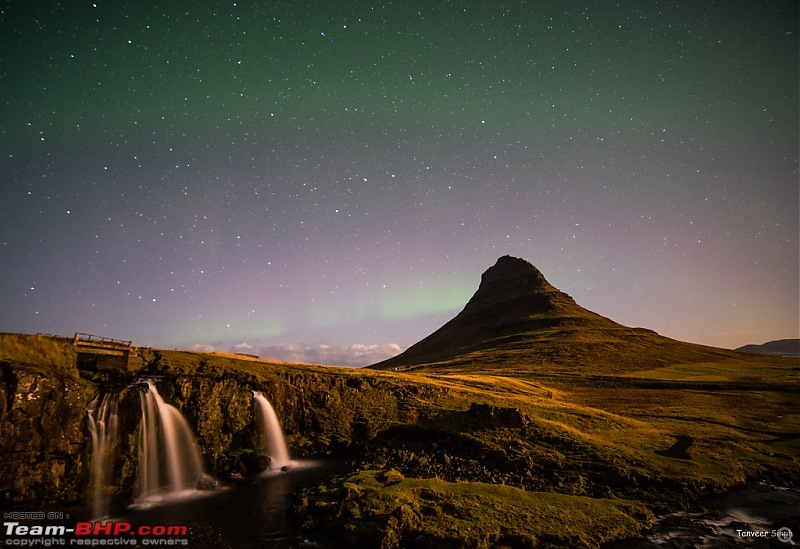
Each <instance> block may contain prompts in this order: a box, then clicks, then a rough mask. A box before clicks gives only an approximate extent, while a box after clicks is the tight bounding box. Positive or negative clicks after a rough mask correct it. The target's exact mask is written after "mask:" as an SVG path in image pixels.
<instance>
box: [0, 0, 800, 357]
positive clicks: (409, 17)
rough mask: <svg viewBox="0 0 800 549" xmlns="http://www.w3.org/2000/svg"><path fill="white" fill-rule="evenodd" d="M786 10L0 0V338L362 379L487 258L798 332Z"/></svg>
mask: <svg viewBox="0 0 800 549" xmlns="http://www.w3.org/2000/svg"><path fill="white" fill-rule="evenodd" d="M799 19H800V18H799V16H798V3H797V2H796V0H786V1H768V0H746V1H735V0H734V1H731V0H724V1H712V0H707V1H706V0H704V1H702V2H701V1H692V2H674V1H673V2H659V1H652V2H641V1H638V0H637V1H628V2H612V1H608V2H606V1H589V2H574V1H553V2H522V1H519V2H507V1H487V2H474V1H472V2H457V1H454V2H446V1H435V2H434V1H417V2H411V1H409V2H359V1H350V2H299V1H297V2H288V1H274V2H273V1H271V2H238V1H237V2H224V3H223V2H219V3H214V2H206V1H195V2H180V1H176V2H148V1H141V2H112V1H99V0H97V1H95V2H91V1H78V0H75V1H69V2H52V1H42V2H32V1H21V0H5V1H2V2H0V41H2V47H0V109H2V112H1V114H0V177H1V178H2V184H1V185H0V265H1V266H2V267H0V268H2V271H1V272H2V281H1V283H0V331H13V332H29V333H36V332H43V333H54V334H60V335H72V334H73V333H74V332H76V331H81V332H90V333H95V334H99V335H103V336H108V337H115V338H121V339H132V340H133V342H134V344H135V345H141V346H147V345H150V346H156V347H163V348H182V349H198V350H201V349H212V348H213V349H216V350H218V351H231V350H236V351H239V352H247V353H253V354H260V355H261V356H262V357H269V358H276V359H284V360H301V361H309V362H321V363H327V364H341V365H363V364H367V363H371V362H374V361H377V360H380V359H383V358H386V357H388V356H390V355H393V354H396V353H398V352H399V351H400V350H402V349H403V348H405V347H407V346H408V345H410V344H412V343H414V342H416V341H418V340H419V339H421V338H423V337H424V336H426V335H428V334H429V333H431V332H432V331H433V330H435V329H436V328H438V327H439V326H441V325H442V324H443V323H444V322H446V321H447V320H449V319H450V318H452V317H453V316H455V314H456V313H457V312H458V311H459V310H460V309H461V308H463V306H464V305H465V304H466V302H467V300H468V299H469V297H470V296H471V295H472V293H473V292H474V291H475V290H476V289H477V287H478V284H479V282H480V275H481V273H482V272H483V271H485V270H486V269H487V268H489V267H490V266H491V265H493V264H494V263H495V261H496V260H497V258H498V257H500V256H502V255H506V254H509V255H514V256H517V257H522V258H524V259H526V260H528V261H530V262H531V263H533V264H534V265H535V266H536V267H538V268H539V269H540V270H541V271H542V272H543V273H544V275H545V276H546V277H547V279H548V280H549V281H550V282H551V283H552V284H553V285H554V286H556V287H558V288H559V289H561V290H562V291H565V292H567V293H569V294H570V295H571V296H572V297H574V298H575V299H576V301H577V302H578V303H579V304H581V305H583V306H584V307H586V308H588V309H590V310H593V311H595V312H598V313H600V314H602V315H604V316H607V317H609V318H612V319H613V320H616V321H617V322H620V323H622V324H625V325H628V326H643V327H647V328H651V329H654V330H656V331H658V332H659V333H661V334H662V335H665V336H668V337H672V338H676V339H680V340H684V341H692V342H698V343H704V344H709V345H714V346H721V347H738V346H741V345H744V344H748V343H763V342H765V341H769V340H773V339H780V338H793V337H798V336H799V333H798V332H800V327H799V325H798V323H799V322H800V321H799V320H798V318H799V317H800V313H799V311H798V302H799V301H800V299H799V297H798V284H799V280H800V276H799V274H798V263H799V252H798V232H799V228H798V224H799V223H798V220H799V219H800V212H799V210H798V196H799V194H798V148H799V143H798V104H799V102H800V100H799V98H798V21H799Z"/></svg>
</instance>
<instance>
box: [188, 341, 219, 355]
mask: <svg viewBox="0 0 800 549" xmlns="http://www.w3.org/2000/svg"><path fill="white" fill-rule="evenodd" d="M189 350H190V351H193V352H195V353H214V352H216V350H217V349H216V348H215V347H214V346H213V345H206V344H205V343H196V344H195V345H192V346H191V347H190V348H189Z"/></svg>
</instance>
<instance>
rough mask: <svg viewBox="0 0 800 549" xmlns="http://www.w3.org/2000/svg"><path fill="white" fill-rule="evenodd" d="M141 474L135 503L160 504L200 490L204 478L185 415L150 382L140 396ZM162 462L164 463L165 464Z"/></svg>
mask: <svg viewBox="0 0 800 549" xmlns="http://www.w3.org/2000/svg"><path fill="white" fill-rule="evenodd" d="M140 399H141V406H142V423H141V425H140V427H139V471H138V479H137V486H136V503H150V502H153V501H159V500H161V499H163V498H164V496H167V495H176V494H180V493H181V492H185V491H188V490H194V489H196V488H197V484H198V480H200V479H201V478H203V477H205V472H204V470H203V463H202V459H201V457H200V449H199V447H198V446H197V442H196V441H195V438H194V435H193V434H192V430H191V429H190V427H189V424H188V423H187V421H186V418H184V417H183V414H181V413H180V411H178V409H177V408H175V407H174V406H170V405H169V404H167V403H166V402H164V400H163V399H162V398H161V395H159V394H158V391H157V390H156V386H155V384H154V383H153V382H152V381H150V380H147V390H146V391H142V392H141V393H140ZM162 460H163V461H162Z"/></svg>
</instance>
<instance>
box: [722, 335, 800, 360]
mask: <svg viewBox="0 0 800 549" xmlns="http://www.w3.org/2000/svg"><path fill="white" fill-rule="evenodd" d="M736 350H737V351H741V352H743V353H756V354H760V355H772V356H789V357H800V339H777V340H775V341H768V342H767V343H762V344H761V345H756V344H751V345H745V346H744V347H739V348H738V349H736Z"/></svg>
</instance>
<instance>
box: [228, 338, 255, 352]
mask: <svg viewBox="0 0 800 549" xmlns="http://www.w3.org/2000/svg"><path fill="white" fill-rule="evenodd" d="M252 350H253V346H252V345H250V344H249V343H247V342H246V341H242V342H241V343H237V344H236V345H234V346H233V352H234V353H250V352H252Z"/></svg>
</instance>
